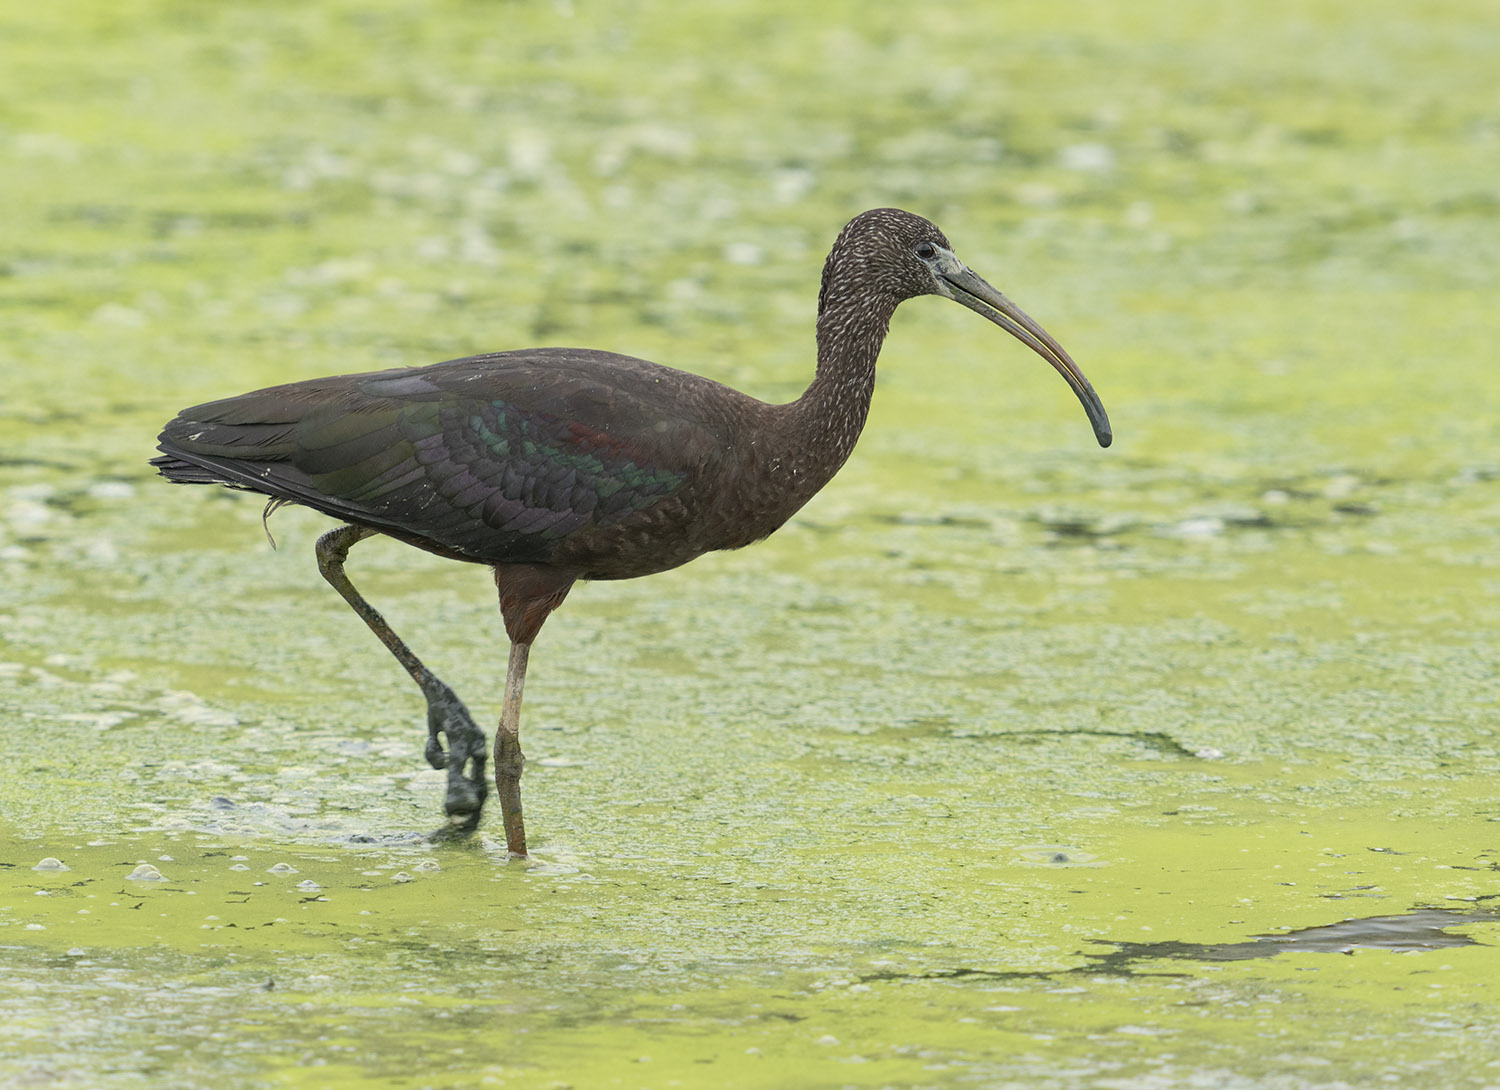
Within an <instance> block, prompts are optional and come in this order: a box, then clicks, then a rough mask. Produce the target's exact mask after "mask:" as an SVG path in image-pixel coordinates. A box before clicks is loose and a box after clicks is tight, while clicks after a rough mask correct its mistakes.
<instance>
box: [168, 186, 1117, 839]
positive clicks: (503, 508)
mask: <svg viewBox="0 0 1500 1090" xmlns="http://www.w3.org/2000/svg"><path fill="white" fill-rule="evenodd" d="M918 295H941V296H943V297H945V298H947V299H952V300H955V301H956V302H959V303H962V304H963V305H964V306H966V307H968V308H970V309H971V310H974V311H977V312H978V313H980V314H982V315H983V316H984V317H986V318H988V319H989V320H990V321H991V322H994V323H995V324H996V325H998V326H999V327H1000V328H1001V329H1003V330H1005V331H1006V332H1007V333H1009V334H1011V335H1012V336H1014V337H1015V338H1016V339H1018V340H1019V341H1021V343H1022V344H1024V345H1026V346H1027V347H1028V348H1030V349H1031V350H1032V351H1034V352H1036V353H1037V354H1038V355H1040V356H1041V357H1042V358H1043V359H1045V360H1046V361H1047V362H1048V363H1050V364H1051V365H1052V366H1053V367H1054V368H1056V369H1057V370H1058V372H1060V373H1061V374H1062V376H1063V378H1065V379H1067V381H1068V384H1069V385H1070V386H1071V387H1072V388H1073V392H1074V393H1075V394H1077V395H1078V398H1079V400H1080V401H1082V402H1083V407H1084V409H1085V410H1086V411H1087V412H1088V416H1089V421H1090V422H1091V423H1092V425H1093V428H1094V434H1095V435H1096V436H1097V437H1098V440H1099V444H1100V445H1101V446H1108V445H1109V442H1110V429H1109V419H1108V417H1107V416H1106V415H1105V412H1104V407H1103V405H1101V404H1100V402H1099V398H1098V395H1096V394H1095V393H1094V390H1093V388H1092V387H1091V386H1090V385H1089V383H1088V380H1087V379H1086V378H1084V376H1083V372H1082V371H1080V370H1079V369H1078V367H1077V365H1076V364H1075V363H1074V362H1073V360H1072V359H1071V358H1070V357H1069V356H1068V354H1067V353H1066V352H1065V351H1063V349H1062V347H1061V346H1060V345H1059V344H1058V343H1057V342H1056V341H1055V340H1053V339H1052V337H1051V336H1049V335H1048V334H1047V333H1046V332H1045V331H1044V330H1043V329H1042V328H1041V326H1039V325H1037V324H1036V323H1035V322H1033V321H1032V320H1031V319H1030V318H1028V317H1027V316H1026V315H1025V314H1024V313H1023V312H1022V311H1021V310H1020V309H1019V308H1017V307H1016V306H1015V304H1013V303H1012V302H1010V300H1008V299H1007V298H1006V297H1005V296H1003V295H1001V294H1000V292H998V291H996V290H995V289H994V288H993V287H991V286H990V285H989V284H987V283H986V282H985V281H984V280H982V279H981V278H980V277H978V276H977V275H975V274H974V273H973V272H971V271H970V270H969V268H968V267H967V266H965V265H964V264H963V262H961V261H959V259H958V258H957V257H955V256H954V254H953V250H952V249H951V247H950V246H949V244H948V240H947V239H946V238H945V237H944V236H943V233H942V232H941V231H939V230H938V229H937V228H936V227H935V226H933V225H932V224H931V223H929V222H928V221H927V220H925V219H923V218H921V217H920V216H915V215H912V214H911V213H909V212H903V211H901V210H899V209H893V208H880V209H875V210H873V211H870V212H865V213H863V214H862V215H859V216H857V217H855V218H854V219H853V220H851V221H850V223H849V224H848V225H847V226H846V227H845V228H844V230H843V231H842V232H841V233H840V234H839V237H838V239H837V241H835V242H834V244H833V250H832V252H830V253H829V255H828V260H827V262H826V263H825V264H824V266H823V282H822V288H821V290H820V291H819V293H818V321H817V342H818V364H817V373H816V375H815V376H814V378H813V380H812V384H811V385H810V386H808V388H807V390H806V392H805V393H803V395H802V396H801V397H799V398H798V399H797V400H796V401H793V402H790V403H789V404H786V405H768V404H765V403H764V402H761V401H757V400H756V399H755V398H753V397H749V396H747V395H745V394H742V393H740V392H739V391H738V390H733V389H730V388H729V387H727V386H721V385H720V384H719V383H717V382H712V381H710V380H709V379H706V378H702V377H700V376H698V375H694V374H689V373H687V372H684V371H677V370H673V369H672V368H670V367H662V366H660V365H659V364H655V363H649V362H647V361H645V360H639V359H633V358H631V357H629V356H620V355H615V354H613V353H609V352H599V351H594V350H591V349H576V348H537V349H529V350H523V351H519V352H497V353H493V354H489V355H483V356H470V357H467V358H465V359H460V360H451V361H449V362H447V363H438V364H433V365H432V366H430V367H402V368H395V369H392V370H388V371H372V372H367V373H364V374H356V375H336V376H333V377H331V378H320V379H311V380H308V381H306V382H294V383H290V384H288V385H284V386H273V387H270V388H269V389H265V390H256V391H254V392H252V393H248V394H241V395H240V396H239V397H231V398H227V399H225V400H223V401H211V402H209V403H208V404H206V405H199V406H196V407H195V408H191V409H186V410H184V411H183V412H182V413H181V414H180V415H178V416H177V418H176V419H174V420H173V421H171V423H169V424H168V425H167V426H166V429H165V430H164V431H163V432H162V433H161V437H160V446H159V449H160V450H161V451H162V455H161V457H158V458H155V459H153V461H152V465H154V466H156V467H157V468H158V469H159V470H160V471H161V473H162V475H163V476H165V477H167V478H168V479H169V480H172V481H177V482H181V483H184V484H223V485H229V486H230V487H232V488H243V489H248V490H250V491H253V492H260V493H262V494H264V495H266V496H269V497H271V499H270V502H269V503H268V504H267V511H268V512H269V511H270V510H272V509H274V508H275V507H276V506H278V505H280V504H283V503H300V504H304V505H306V506H308V507H311V508H314V509H315V510H318V511H321V512H323V513H324V514H327V515H331V516H332V517H334V518H336V519H338V520H340V521H341V522H343V523H344V524H345V525H343V526H341V527H340V528H338V529H336V530H332V531H330V532H329V533H327V534H325V535H323V537H322V538H320V539H319V541H318V545H317V554H318V568H319V570H320V571H322V573H323V577H324V578H325V579H327V580H328V582H329V583H331V584H333V586H334V588H335V589H336V590H338V592H339V593H340V594H342V595H343V596H344V598H345V600H346V601H348V603H349V604H350V605H351V606H352V607H354V610H355V612H356V613H358V614H359V615H360V617H361V618H363V619H364V622H365V624H367V625H369V627H370V629H371V630H372V631H373V632H374V633H375V635H376V636H378V637H380V640H381V642H382V643H384V644H385V645H386V647H387V648H389V649H390V651H391V653H392V654H393V655H395V656H396V658H397V659H398V660H399V661H400V662H401V665H402V666H403V667H405V668H406V671H407V672H408V673H409V674H411V676H412V679H413V680H414V681H416V683H417V685H418V686H420V687H421V690H422V694H423V695H424V696H425V697H426V698H427V725H428V732H429V739H428V743H427V759H428V760H429V761H430V762H431V763H432V765H433V767H435V768H446V769H447V770H448V788H447V796H446V799H445V808H446V810H447V813H448V818H449V829H450V830H456V831H458V832H461V833H467V832H469V831H472V830H473V829H474V828H475V827H476V826H477V824H478V822H479V814H480V808H481V807H482V806H483V804H484V798H485V794H486V790H487V788H486V781H485V775H484V765H485V741H484V733H483V732H482V731H481V730H480V729H479V727H478V726H476V725H475V723H474V721H473V719H472V718H471V717H470V715H469V713H468V710H467V709H466V708H465V707H464V705H463V704H462V703H461V702H460V701H459V699H458V698H457V697H456V696H455V695H454V693H453V690H452V689H450V688H449V687H448V686H447V685H445V684H443V683H442V682H441V681H439V680H438V679H437V678H436V677H435V676H434V675H433V674H432V673H431V672H430V671H429V670H428V669H427V668H426V667H425V666H423V665H422V663H421V661H420V660H419V659H418V658H417V656H416V655H414V654H412V652H411V650H410V649H409V648H408V647H407V646H406V644H405V643H404V642H402V640H401V639H400V638H399V637H398V636H397V635H396V634H395V633H394V632H393V631H392V630H391V628H390V626H389V625H388V624H386V622H385V620H384V618H382V617H381V615H380V614H379V613H378V612H377V611H376V610H375V609H374V608H372V607H371V606H370V604H369V603H368V602H366V601H365V600H364V598H363V597H362V596H361V595H360V594H359V592H358V591H357V590H355V588H354V585H353V584H352V583H351V582H350V581H349V578H348V576H347V575H345V574H344V561H345V558H346V557H347V555H348V552H349V548H350V546H352V545H353V544H354V543H355V542H357V541H360V540H362V539H364V538H366V537H369V536H370V535H372V534H388V535H389V536H391V537H394V538H397V539H399V540H401V541H404V542H407V543H408V544H410V545H415V546H417V547H418V548H421V549H426V550H428V551H429V552H433V553H437V554H438V555H439V556H445V557H450V558H452V559H454V560H467V561H472V562H474V563H478V564H488V565H490V566H491V567H492V568H493V569H494V572H495V583H496V585H497V586H498V588H499V591H500V610H501V613H502V615H503V617H504V620H505V630H506V633H507V634H508V635H509V637H510V661H509V666H508V669H507V671H506V678H505V698H504V704H503V707H502V711H501V715H500V725H499V728H498V730H497V731H496V734H495V784H496V788H497V791H498V793H499V796H500V805H501V814H502V817H503V820H504V823H505V837H506V843H507V846H508V847H509V849H510V851H511V852H513V853H515V854H516V855H525V854H526V834H525V828H524V825H523V822H522V816H521V796H520V776H521V766H522V763H523V760H524V758H523V757H522V754H521V746H520V738H519V727H520V714H521V687H522V684H523V682H524V681H525V677H526V660H527V655H528V653H529V651H530V650H531V643H532V641H533V640H534V639H535V638H536V635H537V632H538V631H539V630H540V629H541V627H542V624H543V622H544V621H546V619H547V616H548V614H550V613H551V612H552V611H553V610H554V609H556V608H557V607H558V605H559V604H560V603H561V602H562V600H563V598H564V597H565V596H566V595H567V593H568V591H569V590H570V589H571V588H572V586H573V584H574V582H575V581H577V580H579V579H629V578H633V577H635V576H638V575H650V574H652V573H653V572H659V571H665V570H666V569H668V568H675V567H677V566H678V565H679V564H685V563H687V562H688V561H689V560H692V559H693V558H694V557H696V556H700V555H702V554H703V553H706V552H708V551H710V550H712V549H737V548H739V547H741V546H743V545H749V544H750V543H751V542H753V541H759V540H760V539H761V538H763V537H765V536H767V535H768V534H770V533H772V532H773V531H775V530H776V529H777V528H778V527H780V526H781V525H782V524H783V523H785V522H786V521H787V519H789V518H791V516H792V515H793V514H794V513H795V512H796V511H797V510H798V508H800V507H801V506H802V505H803V504H805V503H806V502H807V501H808V500H809V499H811V498H812V496H813V495H814V493H816V492H817V491H818V489H820V488H822V487H823V486H824V485H825V484H827V483H828V481H829V480H830V479H831V478H832V477H833V475H834V474H835V473H836V472H838V469H839V467H840V466H842V465H843V464H844V461H845V459H847V458H848V457H849V453H850V451H852V450H853V449H854V443H855V440H856V439H857V438H858V437H859V433H860V430H861V429H862V428H863V427H864V423H865V417H866V415H867V413H868V411H869V408H870V395H871V393H872V392H873V390H874V387H875V360H876V357H877V356H878V355H879V354H880V346H881V342H882V341H883V340H884V339H885V335H886V331H887V329H888V328H889V326H890V320H891V315H892V314H893V313H894V312H895V310H896V307H897V305H898V304H900V303H901V302H902V301H903V300H905V299H910V298H912V297H914V296H918ZM444 738H446V740H447V747H446V752H445V751H444V743H443V739H444Z"/></svg>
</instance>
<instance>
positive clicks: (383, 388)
mask: <svg viewBox="0 0 1500 1090" xmlns="http://www.w3.org/2000/svg"><path fill="white" fill-rule="evenodd" d="M684 379H686V380H690V381H689V382H688V383H687V389H688V392H687V395H684V384H683V382H682V380H684ZM705 382H707V380H703V379H700V378H698V377H697V376H690V375H686V374H685V373H683V372H676V371H671V370H670V369H668V368H663V367H659V366H657V365H655V364H650V363H646V362H645V361H642V360H635V359H632V358H630V357H626V356H615V355H612V354H608V353H600V352H583V351H574V350H535V351H531V352H519V353H500V354H496V355H490V356H475V357H469V358H467V359H463V360H453V361H449V362H448V363H444V364H435V365H433V366H431V367H425V368H417V369H402V370H395V371H382V372H371V373H367V374H360V375H342V376H336V377H334V378H329V379H316V380H312V381H309V382H300V383H292V384H289V385H285V386H276V387H271V388H269V389H266V390H258V391H255V392H253V393H248V394H244V395H241V396H239V397H234V398H229V399H227V400H223V401H216V402H210V403H208V404H206V405H200V406H197V407H195V408H192V409H187V410H184V412H183V413H182V414H180V415H179V416H178V417H177V419H175V420H173V421H172V422H171V423H170V424H168V425H167V428H166V430H165V431H164V432H163V433H162V436H161V444H160V446H161V449H162V451H163V452H164V453H165V454H166V455H167V456H168V458H164V459H158V462H163V463H164V462H169V461H170V460H172V459H178V460H180V461H181V462H183V463H187V467H186V468H185V469H183V470H182V471H180V472H179V473H178V474H177V475H178V477H179V479H190V478H189V475H190V474H192V473H196V474H197V475H198V476H197V477H196V479H198V480H201V479H203V478H202V474H203V473H204V472H205V471H207V472H208V473H209V474H210V475H211V476H212V477H213V479H220V480H223V482H224V483H227V484H233V485H236V486H238V487H242V488H250V489H253V490H255V491H258V492H262V493H265V494H267V495H270V496H275V497H278V498H282V499H286V500H290V501H293V502H297V503H303V504H306V505H307V506H310V507H313V508H316V509H318V510H320V511H323V512H325V513H327V514H330V515H333V516H335V517H337V518H343V519H347V520H350V521H352V522H356V523H361V524H364V525H371V526H374V527H376V528H378V529H383V530H386V531H388V532H391V533H394V534H395V535H396V536H399V537H403V538H404V539H406V540H408V541H412V542H413V543H415V544H427V545H430V546H438V547H439V549H438V551H442V552H445V553H452V554H456V555H460V556H463V557H467V558H471V559H476V560H483V561H486V562H489V563H501V562H510V563H545V562H546V561H547V559H548V557H549V555H550V553H551V545H552V543H554V542H556V541H557V540H559V539H561V538H564V537H566V536H567V535H569V534H572V533H575V532H577V531H579V530H583V529H585V528H588V527H608V526H611V525H614V524H616V523H619V522H621V521H623V520H625V519H627V518H629V517H630V516H631V515H632V514H633V513H635V512H639V511H643V510H646V509H647V508H650V507H653V506H654V505H657V504H660V503H661V502H662V501H663V500H666V499H667V498H668V497H671V496H673V495H674V494H675V493H677V492H678V491H679V490H680V489H681V488H682V487H683V485H684V483H685V482H687V481H688V480H689V478H690V477H691V475H692V474H693V472H694V470H695V469H696V468H697V467H701V466H702V465H703V464H705V462H706V461H707V459H708V458H709V457H710V455H711V453H712V451H713V450H714V449H715V448H718V447H722V446H723V445H724V444H725V442H726V436H725V434H724V432H723V428H722V426H720V425H718V424H716V423H714V422H713V421H711V420H708V419H705V418H704V415H703V413H702V412H700V411H697V410H696V406H697V405H698V404H699V403H700V401H699V399H697V398H695V397H693V396H691V394H692V392H693V391H694V390H695V389H696V385H697V384H701V383H705ZM163 471H164V472H167V473H168V475H169V476H171V475H173V474H172V472H171V468H170V467H169V466H164V467H163Z"/></svg>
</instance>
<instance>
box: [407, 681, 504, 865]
mask: <svg viewBox="0 0 1500 1090" xmlns="http://www.w3.org/2000/svg"><path fill="white" fill-rule="evenodd" d="M422 692H423V694H424V695H425V696H426V697H427V749H426V756H427V763H428V764H430V765H432V767H433V768H438V769H442V768H446V769H447V770H448V791H447V794H446V795H445V796H444V798H443V810H444V811H445V812H446V813H447V815H448V822H449V827H448V829H447V830H439V834H442V835H445V836H447V837H462V836H467V835H468V834H469V833H472V832H473V831H474V830H475V828H477V827H478V825H479V815H480V811H481V810H483V808H484V800H485V796H486V795H488V794H489V780H488V779H487V778H486V776H485V774H484V765H485V760H486V757H487V747H486V745H485V739H484V731H482V730H480V729H479V726H478V725H477V724H476V723H475V722H474V719H473V717H472V716H470V715H469V709H468V708H466V707H464V704H463V701H461V700H459V699H458V697H457V695H455V694H454V692H453V690H452V689H450V688H448V686H447V685H445V684H443V683H442V682H441V681H439V680H437V678H430V680H429V681H428V682H427V683H426V684H424V685H423V686H422ZM443 736H446V737H447V743H448V744H447V748H446V749H444V746H443Z"/></svg>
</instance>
